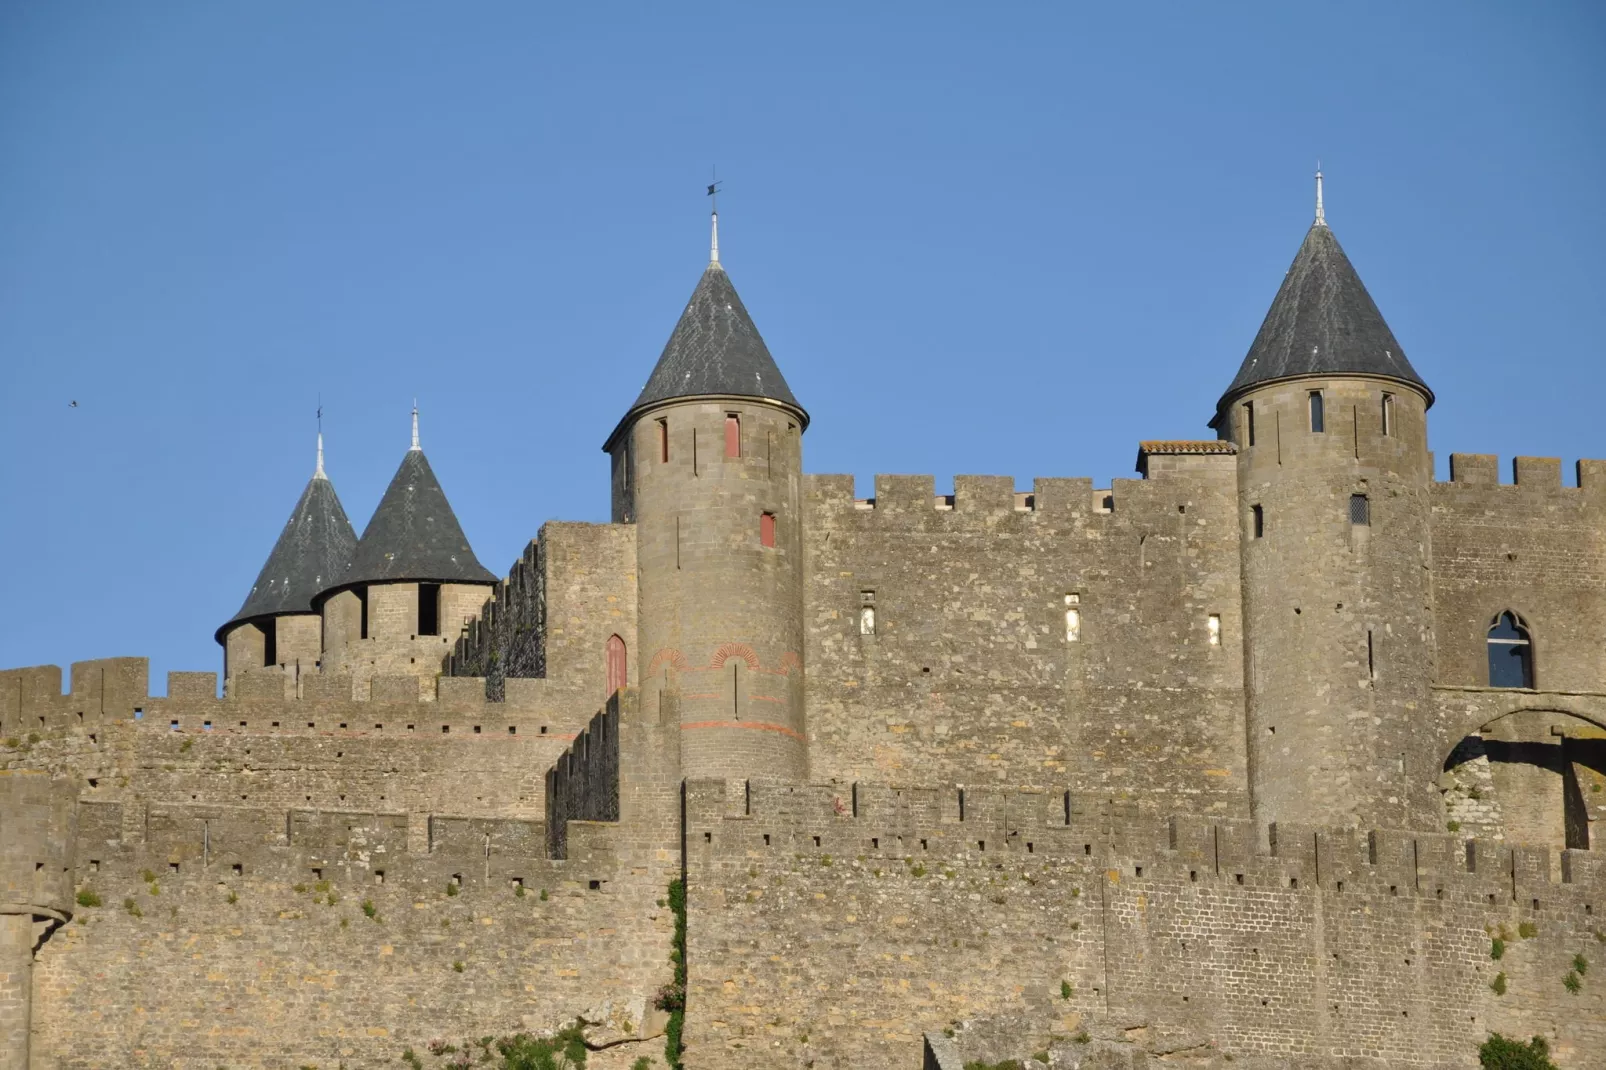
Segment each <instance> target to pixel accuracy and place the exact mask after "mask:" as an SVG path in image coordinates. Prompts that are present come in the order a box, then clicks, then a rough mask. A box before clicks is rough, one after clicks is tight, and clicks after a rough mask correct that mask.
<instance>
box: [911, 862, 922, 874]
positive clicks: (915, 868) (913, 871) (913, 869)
mask: <svg viewBox="0 0 1606 1070" xmlns="http://www.w3.org/2000/svg"><path fill="white" fill-rule="evenodd" d="M925 875H926V867H925V866H923V865H921V864H920V863H919V862H916V863H915V864H914V865H912V866H910V867H909V876H911V877H924V876H925Z"/></svg>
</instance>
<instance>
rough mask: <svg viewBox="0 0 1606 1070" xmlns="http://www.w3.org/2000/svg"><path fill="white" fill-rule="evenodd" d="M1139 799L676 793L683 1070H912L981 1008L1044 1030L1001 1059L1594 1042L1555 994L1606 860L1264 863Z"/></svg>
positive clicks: (1589, 1050)
mask: <svg viewBox="0 0 1606 1070" xmlns="http://www.w3.org/2000/svg"><path fill="white" fill-rule="evenodd" d="M1131 810H1132V808H1130V807H1128V808H1126V809H1125V810H1115V809H1111V808H1108V807H1106V808H1101V809H1096V810H1095V811H1094V812H1085V811H1083V810H1082V809H1081V808H1080V807H1079V805H1078V804H1077V802H1076V797H1074V796H1073V797H1071V801H1070V802H1069V803H1067V798H1066V795H1065V794H1064V793H1063V792H1057V791H1056V792H1044V793H1026V792H980V791H977V790H975V789H964V790H963V793H961V789H957V788H956V789H950V790H944V791H935V790H929V789H897V788H881V787H870V786H867V785H864V784H859V785H856V786H854V787H852V788H846V789H844V788H837V787H833V786H819V785H815V786H806V787H795V788H766V787H764V786H762V785H757V784H755V785H753V787H752V790H751V793H750V795H748V796H746V797H744V798H734V797H732V795H731V794H730V793H729V792H728V791H727V789H726V785H725V784H724V783H722V782H706V781H691V782H688V784H687V787H686V840H687V847H686V852H687V863H686V864H687V880H688V889H689V912H688V930H689V941H690V946H691V947H692V948H693V949H694V950H693V954H692V956H691V959H690V988H689V993H688V1002H687V1005H688V1008H689V1016H688V1024H687V1043H688V1046H689V1052H688V1058H687V1062H688V1065H692V1066H697V1067H699V1068H704V1067H713V1068H717V1067H733V1068H734V1067H768V1066H775V1067H792V1066H796V1067H802V1066H809V1065H812V1066H814V1067H816V1068H821V1070H823V1068H826V1067H840V1068H848V1067H858V1066H882V1065H885V1066H898V1065H905V1066H914V1065H916V1064H917V1063H918V1061H919V1060H920V1057H921V1050H922V1044H921V1039H920V1035H921V1033H922V1032H923V1031H939V1032H940V1031H941V1030H943V1029H945V1028H954V1027H956V1026H958V1025H962V1024H963V1023H964V1022H966V1021H967V1020H971V1019H986V1018H991V1017H997V1016H1012V1017H1015V1018H1019V1019H1021V1020H1022V1021H1026V1022H1035V1023H1037V1026H1036V1031H1035V1032H1033V1033H1030V1034H1027V1035H1015V1036H1013V1037H1012V1038H1011V1041H1010V1043H1011V1044H1012V1045H1013V1048H1012V1050H1003V1046H1002V1042H1000V1046H999V1048H998V1049H997V1050H994V1051H989V1052H985V1053H981V1054H985V1055H986V1057H988V1058H990V1059H997V1058H1004V1057H1013V1058H1017V1059H1022V1060H1025V1059H1027V1058H1029V1056H1030V1055H1031V1054H1032V1053H1033V1052H1035V1051H1038V1050H1043V1049H1047V1048H1048V1047H1050V1046H1051V1044H1053V1043H1055V1042H1056V1041H1057V1042H1058V1043H1060V1044H1063V1043H1064V1042H1066V1041H1067V1040H1072V1041H1074V1040H1075V1038H1077V1037H1078V1036H1082V1037H1086V1038H1087V1039H1089V1040H1092V1039H1099V1040H1120V1041H1126V1042H1129V1043H1136V1044H1139V1045H1140V1046H1141V1047H1142V1048H1143V1049H1144V1050H1145V1051H1148V1052H1150V1053H1154V1054H1159V1053H1169V1054H1170V1055H1171V1056H1172V1057H1173V1058H1179V1057H1184V1056H1198V1057H1205V1056H1209V1055H1211V1054H1212V1053H1213V1052H1222V1053H1227V1054H1231V1055H1234V1056H1235V1057H1238V1058H1245V1057H1253V1056H1261V1055H1264V1056H1282V1057H1285V1058H1288V1059H1289V1060H1290V1065H1299V1066H1304V1065H1315V1064H1317V1061H1318V1060H1323V1059H1334V1060H1337V1059H1340V1058H1346V1059H1355V1060H1372V1062H1371V1063H1370V1064H1365V1063H1357V1064H1346V1065H1372V1066H1378V1065H1387V1066H1391V1067H1392V1066H1433V1065H1441V1064H1442V1065H1451V1066H1475V1065H1476V1049H1477V1046H1478V1044H1479V1043H1480V1042H1481V1041H1482V1039H1483V1038H1484V1037H1485V1036H1486V1035H1487V1031H1489V1030H1498V1031H1500V1032H1503V1033H1506V1034H1508V1035H1515V1036H1522V1037H1526V1036H1529V1035H1532V1034H1536V1033H1539V1034H1544V1035H1546V1036H1548V1037H1550V1038H1551V1040H1552V1046H1553V1048H1554V1050H1555V1052H1556V1059H1557V1062H1558V1064H1559V1065H1561V1066H1563V1067H1568V1068H1574V1067H1579V1068H1581V1067H1587V1066H1591V1065H1594V1064H1592V1062H1591V1060H1592V1059H1594V1058H1595V1057H1596V1056H1597V1055H1598V1053H1599V1052H1600V1051H1602V1050H1606V984H1603V982H1602V981H1601V980H1600V979H1599V978H1598V977H1597V976H1596V972H1598V971H1596V972H1588V973H1586V974H1584V975H1583V976H1582V977H1581V978H1580V987H1579V991H1578V992H1577V993H1576V994H1574V993H1572V992H1570V991H1569V990H1568V988H1567V987H1566V986H1565V984H1564V979H1565V978H1566V977H1567V976H1568V974H1569V972H1570V971H1571V970H1572V961H1573V956H1575V955H1580V954H1581V955H1584V956H1586V958H1588V959H1589V960H1592V961H1594V962H1595V963H1596V965H1597V966H1598V964H1599V962H1600V961H1606V944H1603V941H1606V921H1603V919H1602V917H1601V915H1602V903H1603V902H1606V860H1603V858H1602V856H1601V855H1599V854H1596V853H1588V852H1579V851H1566V852H1560V853H1558V852H1554V851H1550V850H1548V849H1542V848H1540V849H1535V848H1525V847H1518V848H1509V847H1505V846H1502V845H1500V844H1497V843H1493V842H1491V841H1487V840H1470V841H1468V840H1462V839H1460V838H1458V837H1454V836H1450V835H1442V834H1440V835H1432V834H1427V835H1424V834H1408V833H1401V832H1389V831H1386V830H1379V831H1375V832H1366V831H1359V832H1357V831H1326V830H1318V829H1313V828H1295V827H1283V828H1278V829H1274V830H1271V834H1270V836H1269V842H1270V844H1271V847H1270V850H1269V852H1261V851H1259V850H1258V849H1257V848H1256V846H1255V840H1256V836H1255V834H1254V830H1252V829H1251V828H1250V827H1249V825H1248V823H1247V822H1243V821H1215V822H1211V821H1208V820H1204V819H1198V818H1176V819H1174V820H1171V821H1161V820H1155V819H1151V818H1148V817H1146V816H1144V815H1140V814H1136V813H1133V812H1131ZM1067 812H1068V813H1069V819H1067ZM1530 927H1531V928H1530ZM1502 932H1504V933H1505V935H1506V936H1507V937H1508V938H1509V939H1507V940H1506V944H1505V947H1504V948H1503V949H1502V953H1501V957H1500V958H1498V959H1496V958H1494V957H1493V951H1494V947H1493V937H1495V936H1499V935H1500V934H1501V933H1502ZM1502 974H1503V975H1504V976H1503V977H1501V976H1500V975H1502ZM1575 976H1576V975H1575ZM1497 978H1498V979H1499V980H1498V981H1497ZM1501 988H1503V989H1504V992H1503V994H1501V993H1498V992H1497V989H1501ZM1027 1065H1030V1064H1029V1063H1028V1064H1027Z"/></svg>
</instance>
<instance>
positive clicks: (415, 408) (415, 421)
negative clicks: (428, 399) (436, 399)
mask: <svg viewBox="0 0 1606 1070" xmlns="http://www.w3.org/2000/svg"><path fill="white" fill-rule="evenodd" d="M413 449H415V450H417V449H423V447H422V446H420V445H419V444H418V399H417V398H414V399H413Z"/></svg>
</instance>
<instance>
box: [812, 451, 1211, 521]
mask: <svg viewBox="0 0 1606 1070" xmlns="http://www.w3.org/2000/svg"><path fill="white" fill-rule="evenodd" d="M1143 459H1144V460H1146V462H1147V463H1145V464H1144V466H1143V468H1142V469H1140V470H1142V471H1144V472H1146V473H1147V474H1146V475H1145V477H1144V478H1141V479H1116V480H1112V481H1111V484H1110V486H1108V487H1095V486H1094V484H1093V480H1092V479H1091V478H1086V477H1081V478H1071V477H1039V478H1037V479H1035V480H1033V481H1032V489H1031V490H1017V489H1016V487H1015V481H1014V479H1013V478H1012V477H1010V476H964V475H961V476H955V477H954V480H953V487H954V490H953V493H952V494H939V493H937V490H936V477H935V476H931V475H877V476H876V477H875V496H874V497H871V498H858V497H856V496H855V491H854V478H853V477H852V476H847V475H806V476H804V493H805V496H806V499H807V501H808V503H809V504H810V505H811V506H813V507H814V508H817V509H821V510H823V511H824V512H825V514H826V516H828V517H832V518H839V519H842V518H846V517H848V516H850V515H853V514H858V515H860V516H868V517H874V518H879V519H874V520H870V519H867V520H865V521H863V522H864V523H867V524H875V525H877V526H880V525H884V524H893V525H895V526H909V525H911V524H921V522H922V521H923V522H924V524H923V525H922V526H926V527H931V528H932V529H933V530H939V529H946V528H949V527H952V528H956V529H962V528H964V527H966V526H972V527H975V528H976V529H977V530H987V531H994V530H997V527H996V525H997V524H998V522H999V520H1000V519H1001V518H1005V517H1020V518H1022V522H1024V523H1033V522H1036V523H1044V522H1058V521H1065V520H1091V519H1094V518H1098V517H1112V518H1124V517H1126V516H1127V515H1130V514H1132V513H1135V512H1142V511H1144V510H1147V509H1150V508H1159V507H1163V508H1166V509H1169V510H1170V511H1175V506H1176V502H1177V495H1178V493H1179V490H1181V492H1182V493H1183V495H1184V497H1186V495H1187V487H1188V485H1189V484H1190V483H1198V484H1199V487H1200V490H1201V492H1203V491H1206V490H1208V491H1209V492H1210V493H1220V492H1221V491H1222V490H1223V489H1226V488H1225V487H1224V484H1227V483H1230V482H1231V481H1232V480H1233V479H1234V478H1235V468H1234V456H1233V454H1232V453H1231V452H1215V453H1210V454H1186V455H1184V454H1179V455H1177V456H1170V455H1165V456H1163V458H1162V457H1161V456H1159V455H1156V457H1154V458H1152V459H1150V458H1147V457H1146V456H1145V457H1144V458H1143ZM1162 460H1163V461H1165V462H1176V463H1166V464H1164V465H1162V464H1161V463H1160V462H1161V461H1162ZM927 517H932V518H934V519H929V520H928V519H926V518H927ZM972 521H974V523H972Z"/></svg>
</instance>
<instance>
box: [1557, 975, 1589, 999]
mask: <svg viewBox="0 0 1606 1070" xmlns="http://www.w3.org/2000/svg"><path fill="white" fill-rule="evenodd" d="M1561 986H1562V987H1563V988H1565V989H1566V990H1567V991H1569V992H1571V993H1572V994H1573V995H1575V996H1576V995H1578V990H1579V989H1580V988H1582V987H1584V983H1583V982H1582V981H1580V980H1579V979H1578V975H1577V974H1576V973H1574V972H1573V971H1572V970H1568V971H1567V976H1566V977H1563V978H1562V979H1561Z"/></svg>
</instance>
